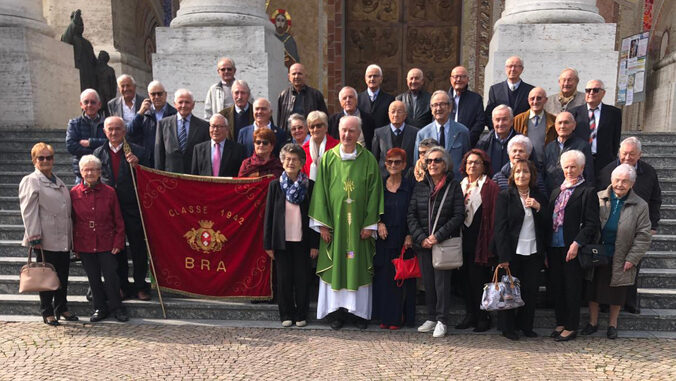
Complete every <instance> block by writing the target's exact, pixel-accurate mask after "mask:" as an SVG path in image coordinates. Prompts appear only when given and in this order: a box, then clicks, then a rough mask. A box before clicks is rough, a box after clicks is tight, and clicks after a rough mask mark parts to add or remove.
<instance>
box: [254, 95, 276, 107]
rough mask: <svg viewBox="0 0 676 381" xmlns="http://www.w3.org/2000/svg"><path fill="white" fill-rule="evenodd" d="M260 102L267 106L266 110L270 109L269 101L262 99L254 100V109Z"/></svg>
mask: <svg viewBox="0 0 676 381" xmlns="http://www.w3.org/2000/svg"><path fill="white" fill-rule="evenodd" d="M260 102H265V104H266V105H267V107H268V108H272V104H271V103H270V101H269V100H267V99H265V98H262V97H261V98H256V100H255V101H254V103H253V104H254V107H255V106H256V103H260Z"/></svg>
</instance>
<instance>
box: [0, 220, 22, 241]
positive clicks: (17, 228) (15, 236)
mask: <svg viewBox="0 0 676 381" xmlns="http://www.w3.org/2000/svg"><path fill="white" fill-rule="evenodd" d="M23 234H24V227H23V224H21V225H0V239H2V240H20V239H23Z"/></svg>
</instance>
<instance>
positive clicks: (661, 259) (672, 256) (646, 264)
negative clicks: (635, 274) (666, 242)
mask: <svg viewBox="0 0 676 381" xmlns="http://www.w3.org/2000/svg"><path fill="white" fill-rule="evenodd" d="M641 268H646V269H676V251H648V252H647V253H645V256H644V257H643V259H642V260H641Z"/></svg>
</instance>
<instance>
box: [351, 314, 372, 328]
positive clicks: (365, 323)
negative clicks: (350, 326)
mask: <svg viewBox="0 0 676 381" xmlns="http://www.w3.org/2000/svg"><path fill="white" fill-rule="evenodd" d="M368 325H369V323H368V320H366V319H362V318H360V317H358V318H356V319H355V321H354V326H355V327H357V328H358V329H361V330H364V329H366V327H368Z"/></svg>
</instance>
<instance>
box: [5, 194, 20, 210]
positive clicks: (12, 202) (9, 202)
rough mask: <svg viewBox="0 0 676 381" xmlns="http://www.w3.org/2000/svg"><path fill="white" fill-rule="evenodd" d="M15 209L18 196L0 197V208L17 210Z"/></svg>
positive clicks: (17, 207) (17, 203)
mask: <svg viewBox="0 0 676 381" xmlns="http://www.w3.org/2000/svg"><path fill="white" fill-rule="evenodd" d="M17 209H19V196H2V197H0V210H17Z"/></svg>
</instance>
